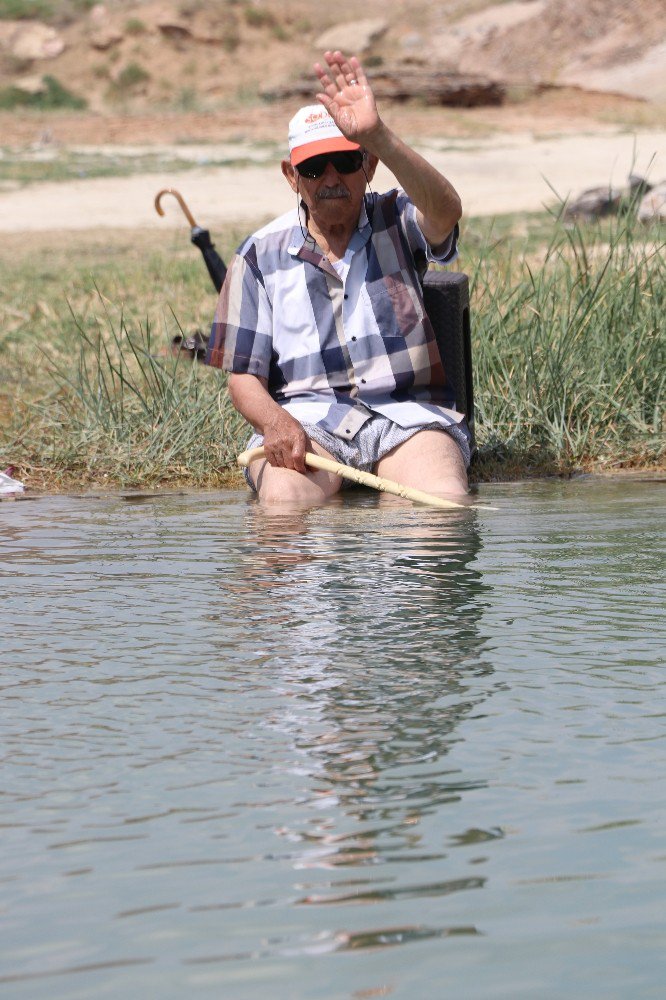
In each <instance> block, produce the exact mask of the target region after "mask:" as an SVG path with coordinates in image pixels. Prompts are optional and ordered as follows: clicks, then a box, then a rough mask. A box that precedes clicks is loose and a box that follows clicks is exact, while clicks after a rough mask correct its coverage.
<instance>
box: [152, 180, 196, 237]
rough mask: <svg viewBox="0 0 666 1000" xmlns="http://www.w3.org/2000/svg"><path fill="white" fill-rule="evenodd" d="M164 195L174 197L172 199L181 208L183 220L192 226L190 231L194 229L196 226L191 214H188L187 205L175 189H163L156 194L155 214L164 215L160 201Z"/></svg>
mask: <svg viewBox="0 0 666 1000" xmlns="http://www.w3.org/2000/svg"><path fill="white" fill-rule="evenodd" d="M165 194H172V195H173V196H174V198H175V199H176V201H177V202H178V204H179V205H180V207H181V208H182V210H183V214H184V216H185V218H186V219H187V221H188V222H189V224H190V225H191V226H192V229H194V228H195V226H196V222H195V221H194V217H193V216H192V213H191V212H190V210H189V208H188V207H187V205H186V204H185V199H184V198H183V196H182V194H181V193H180V191H176V189H175V188H164V190H162V191H158V193H157V194H156V195H155V211H156V212H157V214H158V215H164V209H163V208H162V205H161V201H162V196H163V195H165Z"/></svg>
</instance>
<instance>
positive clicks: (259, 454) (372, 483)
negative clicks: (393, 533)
mask: <svg viewBox="0 0 666 1000" xmlns="http://www.w3.org/2000/svg"><path fill="white" fill-rule="evenodd" d="M265 457H266V456H265V453H264V449H263V448H250V450H249V451H244V452H242V454H240V455H239V456H238V458H237V459H236V461H237V462H238V464H239V465H242V466H244V467H247V466H248V465H249V464H250V462H254V461H255V459H258V458H265ZM305 464H306V465H308V466H309V467H310V468H311V469H323V470H324V471H325V472H332V473H333V474H334V475H336V476H340V478H341V479H349V480H351V481H352V482H353V483H360V484H361V485H362V486H369V487H371V489H373V490H379V492H380V493H391V494H393V495H394V496H397V497H403V498H404V499H405V500H413V501H414V502H415V503H423V504H427V505H428V506H430V507H439V508H440V509H441V510H451V509H455V510H468V509H469V507H470V506H471V505H470V504H464V503H456V502H455V500H445V499H444V498H443V497H438V496H435V495H434V494H432V493H424V492H423V490H414V489H412V488H411V487H409V486H403V485H402V484H401V483H396V482H394V481H393V480H392V479H382V478H381V477H380V476H375V475H373V474H372V473H371V472H362V471H361V470H360V469H353V468H352V467H351V466H349V465H342V464H341V463H340V462H335V461H334V460H333V459H330V458H324V456H323V455H315V454H314V453H313V452H311V451H308V452H306V453H305ZM492 509H493V508H490V507H485V508H484V510H492Z"/></svg>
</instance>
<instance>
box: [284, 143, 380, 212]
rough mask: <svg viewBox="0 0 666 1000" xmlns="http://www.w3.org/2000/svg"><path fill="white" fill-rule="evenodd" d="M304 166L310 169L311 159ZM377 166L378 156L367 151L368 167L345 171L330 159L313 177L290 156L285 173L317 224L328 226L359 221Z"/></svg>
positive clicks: (365, 157)
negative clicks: (292, 160)
mask: <svg viewBox="0 0 666 1000" xmlns="http://www.w3.org/2000/svg"><path fill="white" fill-rule="evenodd" d="M317 159H320V158H319V157H318V158H317ZM300 166H301V170H303V171H304V172H305V171H307V169H308V164H307V161H306V162H304V163H302V164H301V165H300ZM376 167H377V158H376V157H374V156H370V155H368V154H365V156H364V158H363V168H364V169H359V170H356V171H354V172H353V173H344V172H341V171H339V170H337V169H336V167H335V164H334V162H332V161H328V162H327V163H326V166H325V168H324V171H323V173H322V174H321V176H320V177H314V178H311V177H306V176H304V174H303V173H301V171H300V170H299V168H298V167H293V166H292V165H291V163H290V162H289V160H283V161H282V173H283V174H284V176H285V177H286V178H287V181H288V183H289V185H290V187H291V189H292V191H295V192H296V193H297V194H298V195H299V196H300V198H302V200H303V202H304V203H305V205H306V207H307V209H308V212H309V213H310V216H311V218H312V219H313V220H314V222H315V224H316V225H318V226H324V227H329V226H332V225H339V224H341V225H345V226H355V225H356V223H357V221H358V217H359V213H360V211H361V203H362V201H363V194H364V192H365V185H366V182H367V181H368V180H371V179H372V177H373V175H374V173H375V169H376ZM364 170H365V172H364Z"/></svg>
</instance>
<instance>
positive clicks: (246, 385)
mask: <svg viewBox="0 0 666 1000" xmlns="http://www.w3.org/2000/svg"><path fill="white" fill-rule="evenodd" d="M229 395H230V396H231V401H232V403H233V404H234V406H235V407H236V409H237V410H238V412H239V413H241V414H242V415H243V416H244V417H245V419H246V420H247V422H248V423H249V424H252V426H253V427H254V429H255V430H256V431H257V432H258V433H259V434H265V433H266V428H267V427H268V426H270V424H271V423H275V421H276V419H279V417H280V416H281V414H282V412H283V411H282V407H281V406H280V405H279V404H278V403H276V402H275V400H274V399H273V398H272V396H271V395H270V394H269V392H268V389H267V387H266V382H265V379H262V378H259V376H257V375H230V376H229Z"/></svg>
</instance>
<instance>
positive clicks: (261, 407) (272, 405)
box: [229, 374, 308, 473]
mask: <svg viewBox="0 0 666 1000" xmlns="http://www.w3.org/2000/svg"><path fill="white" fill-rule="evenodd" d="M229 394H230V396H231V401H232V402H233V404H234V406H235V407H236V409H237V410H238V412H239V413H241V414H242V415H243V416H244V417H245V419H246V420H247V421H248V423H250V424H252V426H253V427H254V429H255V430H256V431H258V432H259V434H262V435H263V437H264V451H265V454H266V459H267V460H268V462H269V463H270V464H271V465H279V466H283V467H284V468H287V469H295V471H296V472H303V473H304V472H305V471H306V468H305V451H306V448H307V445H308V437H307V435H306V433H305V431H304V430H303V427H302V426H301V424H300V423H299V422H298V420H296V419H295V418H294V417H292V416H291V414H289V413H287V411H286V410H285V409H283V408H282V407H281V406H280V405H279V403H276V402H275V400H274V399H273V398H272V396H271V395H270V393H269V392H268V388H267V383H266V380H265V379H262V378H259V376H257V375H247V374H244V375H230V376H229Z"/></svg>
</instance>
